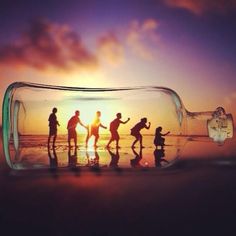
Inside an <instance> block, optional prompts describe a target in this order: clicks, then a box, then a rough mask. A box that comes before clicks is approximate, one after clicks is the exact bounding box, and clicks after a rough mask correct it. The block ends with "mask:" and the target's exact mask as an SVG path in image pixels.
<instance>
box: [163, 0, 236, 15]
mask: <svg viewBox="0 0 236 236" xmlns="http://www.w3.org/2000/svg"><path fill="white" fill-rule="evenodd" d="M164 2H165V3H166V4H167V5H168V6H170V7H176V8H182V9H186V10H188V11H191V12H193V13H194V14H196V15H201V14H203V13H205V12H210V11H213V12H219V13H226V12H229V11H232V10H235V9H236V1H235V0H227V1H226V0H164Z"/></svg>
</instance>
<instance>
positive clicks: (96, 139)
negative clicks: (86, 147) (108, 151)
mask: <svg viewBox="0 0 236 236" xmlns="http://www.w3.org/2000/svg"><path fill="white" fill-rule="evenodd" d="M94 136H95V139H94V147H97V142H98V138H99V135H94Z"/></svg>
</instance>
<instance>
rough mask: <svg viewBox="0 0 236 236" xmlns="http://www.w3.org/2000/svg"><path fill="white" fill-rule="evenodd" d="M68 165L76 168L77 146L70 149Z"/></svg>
mask: <svg viewBox="0 0 236 236" xmlns="http://www.w3.org/2000/svg"><path fill="white" fill-rule="evenodd" d="M68 166H69V167H71V168H75V167H76V166H77V148H76V147H75V148H74V151H72V149H69V150H68Z"/></svg>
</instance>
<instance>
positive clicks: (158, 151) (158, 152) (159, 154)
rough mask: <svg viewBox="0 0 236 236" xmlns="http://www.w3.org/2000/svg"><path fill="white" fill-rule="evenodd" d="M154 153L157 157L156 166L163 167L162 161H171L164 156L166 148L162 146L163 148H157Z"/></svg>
mask: <svg viewBox="0 0 236 236" xmlns="http://www.w3.org/2000/svg"><path fill="white" fill-rule="evenodd" d="M153 154H154V157H155V166H156V167H162V162H165V163H169V162H168V161H167V160H166V159H164V157H165V149H164V148H161V149H157V148H156V149H155V151H154V153H153Z"/></svg>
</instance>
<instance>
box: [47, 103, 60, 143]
mask: <svg viewBox="0 0 236 236" xmlns="http://www.w3.org/2000/svg"><path fill="white" fill-rule="evenodd" d="M56 113H57V108H56V107H54V108H53V109H52V113H51V114H50V116H49V118H48V121H49V125H48V126H49V136H48V147H49V145H50V140H51V137H52V136H53V147H55V142H56V138H57V126H60V124H59V122H58V121H57V116H56Z"/></svg>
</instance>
